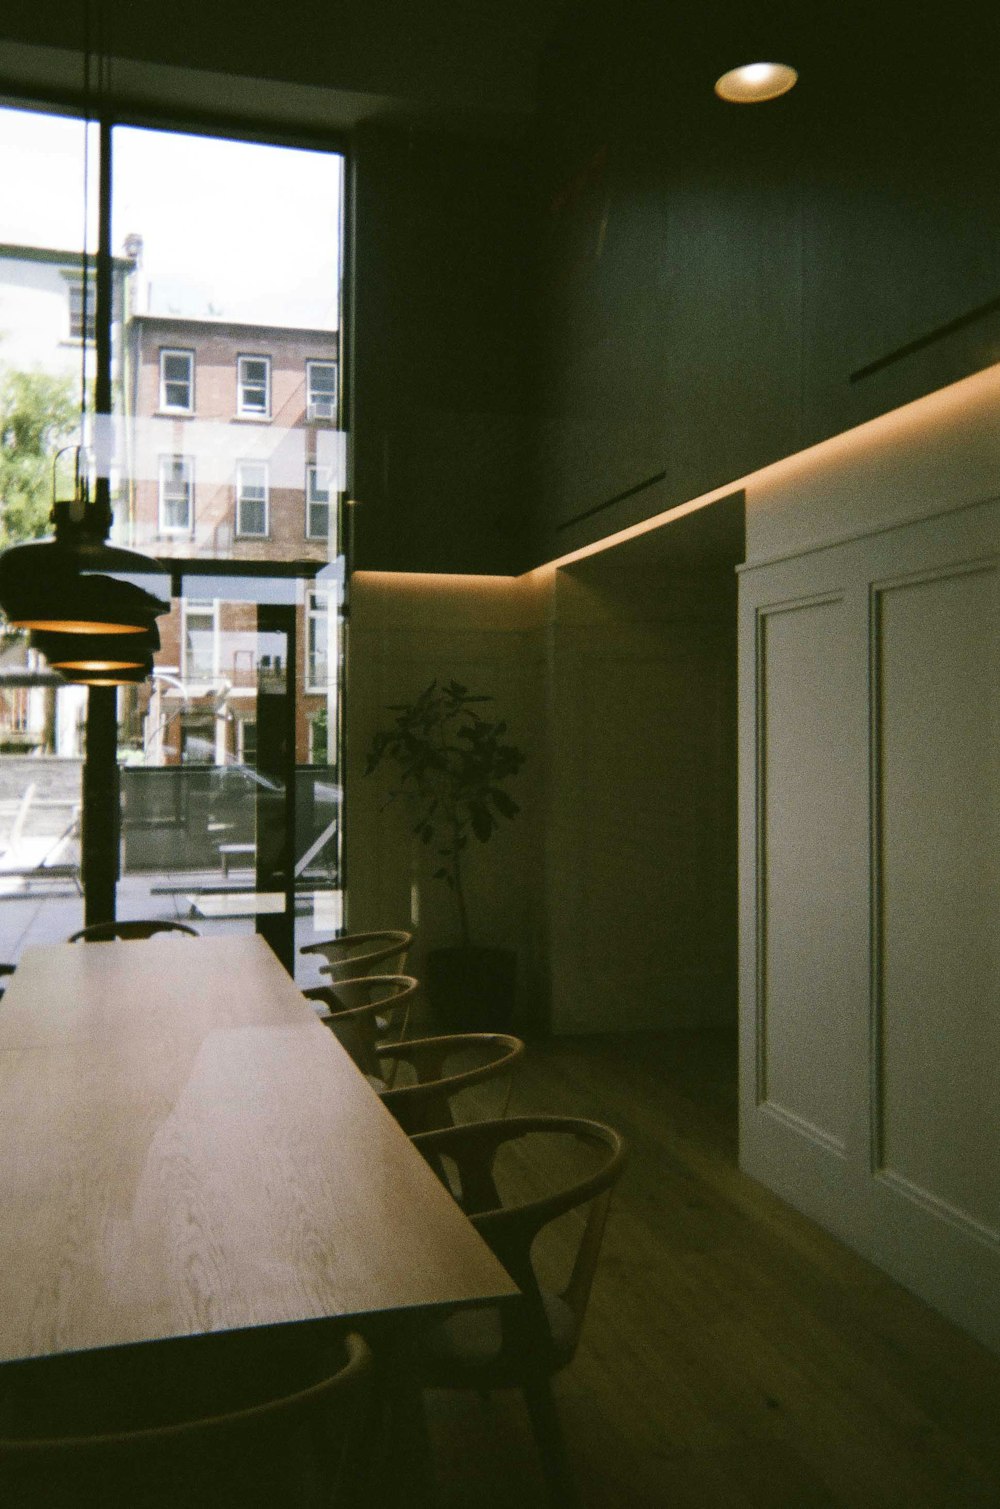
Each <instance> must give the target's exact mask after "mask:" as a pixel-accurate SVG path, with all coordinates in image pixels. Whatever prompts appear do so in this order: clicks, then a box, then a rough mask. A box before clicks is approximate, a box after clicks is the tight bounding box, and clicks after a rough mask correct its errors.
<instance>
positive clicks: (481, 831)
mask: <svg viewBox="0 0 1000 1509" xmlns="http://www.w3.org/2000/svg"><path fill="white" fill-rule="evenodd" d="M492 700H493V699H492V697H489V696H486V695H479V694H475V693H472V692H470V691H469V689H468V687H466V686H464V685H463V684H462V683H461V682H460V681H455V680H451V681H448V682H447V683H445V684H443V685H442V684H440V683H439V682H438V681H437V680H434V681H432V682H431V683H430V685H429V686H427V687H425V688H424V690H423V691H422V692H421V693H420V695H419V696H418V697H416V698H415V699H414V700H413V701H412V702H398V703H394V704H392V705H391V706H390V707H389V709H388V711H389V712H390V713H393V714H394V715H395V716H394V718H393V720H392V723H391V725H390V726H389V727H387V728H380V729H378V730H377V732H376V733H375V734H374V736H373V738H372V742H371V745H370V746H369V749H368V752H367V755H366V758H365V774H366V775H372V774H373V773H374V772H375V771H376V770H378V769H379V767H380V766H382V765H386V766H389V767H390V768H391V769H392V771H393V774H394V776H395V780H396V785H395V786H394V787H393V788H392V790H391V791H390V794H389V798H388V799H389V800H392V799H394V798H403V799H404V800H405V801H406V803H407V805H408V806H409V808H410V811H411V813H412V816H413V819H414V823H413V832H414V834H416V836H417V837H418V838H419V839H420V841H421V842H422V843H424V844H430V843H432V842H436V844H437V852H438V854H439V856H440V857H441V858H442V859H443V860H444V863H443V864H442V865H441V866H440V867H439V868H438V869H437V870H435V871H434V879H435V880H443V881H444V882H445V884H446V885H447V886H448V887H449V888H450V889H451V890H452V891H454V892H455V894H456V901H457V904H458V907H459V913H460V919H461V922H462V932H463V938H464V939H465V941H467V937H466V935H467V932H468V928H467V923H466V919H465V900H464V895H463V892H462V872H461V855H462V853H463V851H464V850H465V849H466V847H467V845H468V841H469V831H470V830H471V832H472V834H473V835H474V836H475V837H476V838H477V839H478V840H479V842H480V843H487V842H488V840H489V839H490V838H492V836H493V834H494V833H495V832H496V830H497V827H498V826H499V819H500V818H506V819H511V818H513V817H516V816H517V814H518V812H519V811H520V810H521V809H520V808H519V806H518V804H517V802H515V800H514V798H513V797H512V796H511V795H510V793H509V792H508V791H506V790H505V789H504V787H503V786H502V785H500V784H499V783H500V782H502V781H506V780H509V779H510V778H511V777H512V776H515V775H516V774H517V772H518V771H519V770H520V768H521V766H522V765H523V764H524V760H525V756H524V754H523V752H522V751H521V750H520V749H518V748H517V746H516V745H515V744H513V743H511V742H510V740H509V739H507V738H505V735H506V734H507V723H506V722H505V721H504V720H502V719H498V720H493V719H490V718H487V717H484V716H483V715H482V713H481V712H480V711H479V708H480V707H481V706H482V704H484V703H486V702H492Z"/></svg>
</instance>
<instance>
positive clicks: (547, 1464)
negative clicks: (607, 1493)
mask: <svg viewBox="0 0 1000 1509" xmlns="http://www.w3.org/2000/svg"><path fill="white" fill-rule="evenodd" d="M524 1397H525V1400H526V1402H527V1405H528V1413H529V1415H530V1416H531V1424H532V1428H533V1430H534V1432H535V1440H536V1441H537V1443H538V1451H539V1455H540V1456H541V1459H542V1467H543V1469H544V1472H545V1482H546V1486H547V1488H548V1495H549V1503H550V1504H551V1505H552V1509H578V1505H579V1503H580V1496H579V1494H578V1492H577V1488H576V1481H575V1479H574V1477H573V1472H572V1469H571V1467H570V1465H569V1457H568V1456H567V1454H566V1442H565V1439H564V1437H563V1431H562V1425H561V1423H560V1421H559V1413H558V1411H557V1409H556V1401H555V1399H554V1398H553V1396H552V1385H551V1383H550V1382H549V1380H548V1378H544V1377H542V1378H535V1379H533V1380H532V1382H531V1383H528V1384H525V1386H524Z"/></svg>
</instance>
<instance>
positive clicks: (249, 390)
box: [236, 356, 271, 419]
mask: <svg viewBox="0 0 1000 1509" xmlns="http://www.w3.org/2000/svg"><path fill="white" fill-rule="evenodd" d="M237 367H238V373H237V383H236V389H237V391H236V412H237V414H240V415H243V416H245V417H246V418H247V419H267V418H269V417H270V413H271V358H270V357H269V356H241V357H240V358H239V361H238V363H237Z"/></svg>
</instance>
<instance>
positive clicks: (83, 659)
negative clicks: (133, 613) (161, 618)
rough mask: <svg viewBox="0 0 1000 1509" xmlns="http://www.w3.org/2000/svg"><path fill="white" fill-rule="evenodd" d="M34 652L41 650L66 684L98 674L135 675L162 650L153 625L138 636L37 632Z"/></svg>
mask: <svg viewBox="0 0 1000 1509" xmlns="http://www.w3.org/2000/svg"><path fill="white" fill-rule="evenodd" d="M30 643H31V648H32V649H33V650H40V651H41V653H42V654H43V655H44V656H45V658H46V660H47V661H48V662H49V665H50V666H51V667H52V669H53V670H54V671H59V672H60V673H61V674H62V675H63V676H65V677H66V678H67V680H73V681H75V680H77V676H76V675H75V674H74V673H75V672H80V673H81V674H83V675H86V674H88V673H93V672H98V671H124V670H128V671H132V670H135V669H136V668H137V667H138V666H142V665H144V664H145V663H146V661H147V660H150V661H151V657H152V656H153V655H154V654H155V652H156V651H157V650H158V649H159V648H160V634H159V630H158V629H157V627H156V624H155V623H153V624H151V625H150V627H149V628H148V629H145V630H143V631H142V632H141V633H138V634H128V635H124V634H115V635H111V636H109V635H107V634H66V633H53V632H51V631H49V632H45V631H42V630H38V629H35V630H33V631H32V634H31V641H30Z"/></svg>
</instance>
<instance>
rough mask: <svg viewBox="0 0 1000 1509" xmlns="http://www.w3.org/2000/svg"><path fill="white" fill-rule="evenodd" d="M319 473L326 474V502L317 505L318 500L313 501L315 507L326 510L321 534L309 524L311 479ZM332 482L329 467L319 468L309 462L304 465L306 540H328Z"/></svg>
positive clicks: (310, 514) (312, 462)
mask: <svg viewBox="0 0 1000 1509" xmlns="http://www.w3.org/2000/svg"><path fill="white" fill-rule="evenodd" d="M320 472H326V474H327V485H326V502H325V503H319V502H318V500H315V501H316V502H317V507H320V508H325V509H326V510H327V525H326V528H325V529H324V530H323V532H322V534H319V533H317V532H316V531H315V530H313V529H312V528H311V527H310V526H311V524H312V504H313V502H314V499H313V498H312V497H311V488H312V479H313V478H314V477H316V476H318V475H319V473H320ZM332 482H333V468H332V467H329V466H320V464H319V462H318V461H309V462H307V463H306V539H307V540H328V539H329V538H330V524H331V522H332V518H333V516H332V514H331V513H330V509H332V508H333V498H332V496H331V494H332V492H333V488H332V486H331V484H332Z"/></svg>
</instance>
